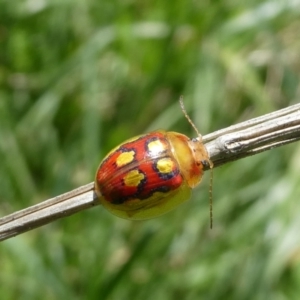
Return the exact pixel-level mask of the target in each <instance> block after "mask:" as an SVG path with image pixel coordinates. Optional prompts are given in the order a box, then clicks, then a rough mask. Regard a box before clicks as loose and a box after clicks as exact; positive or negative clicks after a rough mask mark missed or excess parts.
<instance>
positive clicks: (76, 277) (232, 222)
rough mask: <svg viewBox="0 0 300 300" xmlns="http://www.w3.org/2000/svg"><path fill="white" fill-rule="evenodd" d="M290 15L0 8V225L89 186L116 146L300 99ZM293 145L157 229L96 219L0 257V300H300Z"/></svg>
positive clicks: (9, 246)
mask: <svg viewBox="0 0 300 300" xmlns="http://www.w3.org/2000/svg"><path fill="white" fill-rule="evenodd" d="M299 17H300V1H299V0H286V1H275V0H270V1H261V0H252V1H250V0H248V1H238V0H224V1H191V0H174V1H166V0H162V1H134V0H132V1H111V0H100V1H96V0H73V1H68V0H59V1H58V0H57V1H55V0H54V1H50V0H26V1H20V0H12V1H5V0H0V159H1V166H0V185H1V188H0V199H1V201H0V213H1V216H4V215H6V214H9V213H11V212H14V211H16V210H18V209H21V208H24V207H27V206H30V205H32V204H35V203H37V202H39V201H42V200H45V199H47V198H49V197H52V196H55V195H58V194H60V193H63V192H66V191H68V190H71V189H73V188H76V187H78V186H80V185H83V184H85V183H88V182H90V181H92V180H93V177H94V173H95V171H96V169H97V165H98V164H99V162H100V160H101V158H102V157H103V156H104V155H105V154H106V153H107V152H108V151H109V150H110V149H111V148H112V147H114V146H116V145H117V144H119V143H120V142H122V141H123V140H124V139H127V138H129V137H132V136H134V135H136V134H140V133H143V132H147V131H149V130H152V129H157V128H163V129H166V130H174V131H178V132H182V133H185V134H187V135H190V136H194V135H195V133H194V132H193V130H192V129H191V126H190V125H189V124H188V122H187V121H186V119H185V118H184V117H183V114H182V112H181V110H180V107H179V104H178V99H179V96H180V95H181V94H183V95H184V96H185V105H186V107H187V110H188V111H189V114H190V116H191V118H192V119H193V120H195V123H196V124H197V126H198V128H199V130H200V131H201V132H202V133H203V134H205V133H209V132H212V131H214V130H217V129H221V128H223V127H226V126H229V125H231V124H234V123H237V122H239V121H242V120H246V119H249V118H252V117H256V116H260V115H262V114H265V113H268V112H271V111H274V110H277V109H280V108H282V107H286V106H289V105H291V104H293V103H295V102H298V101H299V98H300V95H299V94H300V85H299V82H300V80H299V79H300V76H299V74H300V64H299V62H300V39H299V32H300V18H299ZM299 170H300V146H299V145H298V144H297V143H296V144H292V145H289V146H285V147H282V148H278V149H275V150H272V151H269V152H268V153H262V154H259V155H256V156H255V157H250V158H246V159H244V160H241V161H237V162H234V163H231V164H228V165H226V166H223V167H221V168H219V169H216V170H215V172H214V187H213V188H214V228H213V230H210V229H209V205H208V199H209V197H208V186H209V179H208V178H209V176H208V174H206V176H205V178H204V181H203V183H202V184H201V185H200V187H199V188H197V189H195V191H194V193H193V198H192V200H191V201H189V202H187V203H186V204H184V205H182V206H181V207H180V208H178V209H177V210H175V211H173V212H171V213H169V214H166V215H165V216H163V217H160V218H157V219H154V220H149V221H144V222H129V221H126V220H121V219H118V218H116V217H114V216H112V215H110V214H109V213H107V212H106V211H104V210H103V209H102V208H101V207H97V208H94V209H90V210H87V211H84V212H80V213H78V214H76V215H74V216H71V217H69V218H65V219H62V220H60V221H56V222H53V223H52V224H50V225H47V226H45V227H42V228H40V229H36V230H33V231H31V232H28V233H26V234H23V235H20V236H18V237H16V238H13V239H10V240H7V241H5V242H3V243H1V245H0V257H1V259H0V268H1V272H0V295H1V299H22V300H27V299H28V300H29V299H30V300H35V299H36V300H38V299H44V300H52V299H112V300H114V299H125V300H126V299H144V300H146V299H163V300H168V299H187V300H193V299H211V300H213V299H230V300H234V299H243V300H245V299H251V300H265V299H274V300H284V299H289V300H291V299H295V300H296V299H299V294H300V285H299V282H300V234H299V230H300V218H299V212H300V202H299V197H300V185H299V179H300V178H299Z"/></svg>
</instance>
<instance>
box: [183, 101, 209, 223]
mask: <svg viewBox="0 0 300 300" xmlns="http://www.w3.org/2000/svg"><path fill="white" fill-rule="evenodd" d="M179 103H180V107H181V110H182V112H183V114H184V116H185V117H186V119H187V120H188V122H189V123H190V124H191V125H192V127H193V128H194V130H195V131H196V133H197V135H198V137H199V142H200V143H201V142H202V135H201V134H200V132H199V131H198V129H197V127H196V125H195V124H194V122H193V121H192V120H191V118H190V117H189V115H188V114H187V112H186V109H185V107H184V104H183V96H182V95H181V96H180V98H179ZM208 163H209V168H210V182H209V217H210V229H212V228H213V167H214V164H213V162H212V161H211V160H210V159H208Z"/></svg>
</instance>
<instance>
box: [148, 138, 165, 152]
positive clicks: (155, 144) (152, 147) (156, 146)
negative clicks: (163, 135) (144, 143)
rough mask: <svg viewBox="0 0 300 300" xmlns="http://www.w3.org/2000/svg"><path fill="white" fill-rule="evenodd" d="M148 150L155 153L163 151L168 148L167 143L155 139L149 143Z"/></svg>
mask: <svg viewBox="0 0 300 300" xmlns="http://www.w3.org/2000/svg"><path fill="white" fill-rule="evenodd" d="M148 150H149V151H151V152H153V153H161V152H163V151H165V150H166V145H165V144H164V143H162V142H161V140H155V141H152V142H150V143H149V144H148Z"/></svg>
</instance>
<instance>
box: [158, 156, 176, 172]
mask: <svg viewBox="0 0 300 300" xmlns="http://www.w3.org/2000/svg"><path fill="white" fill-rule="evenodd" d="M156 166H157V169H158V171H159V172H160V173H171V172H172V171H173V170H174V168H175V166H174V161H173V160H172V159H171V158H162V159H160V160H159V161H158V162H157V164H156Z"/></svg>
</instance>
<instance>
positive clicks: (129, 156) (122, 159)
mask: <svg viewBox="0 0 300 300" xmlns="http://www.w3.org/2000/svg"><path fill="white" fill-rule="evenodd" d="M133 159H134V151H129V152H123V153H121V154H120V155H119V157H118V158H117V159H116V164H117V166H118V167H122V166H124V165H127V164H129V163H130V162H132V161H133Z"/></svg>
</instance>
